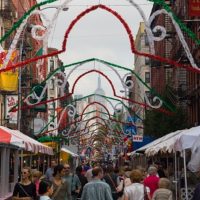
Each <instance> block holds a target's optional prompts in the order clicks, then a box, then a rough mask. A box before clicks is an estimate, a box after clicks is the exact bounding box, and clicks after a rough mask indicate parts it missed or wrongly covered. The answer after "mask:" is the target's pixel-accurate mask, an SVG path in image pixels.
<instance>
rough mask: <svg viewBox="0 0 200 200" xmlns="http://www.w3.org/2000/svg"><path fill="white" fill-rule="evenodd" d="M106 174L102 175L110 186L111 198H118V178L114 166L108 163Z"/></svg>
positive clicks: (114, 199)
mask: <svg viewBox="0 0 200 200" xmlns="http://www.w3.org/2000/svg"><path fill="white" fill-rule="evenodd" d="M106 172H107V173H106V175H105V176H104V178H103V179H104V180H105V182H106V183H107V184H108V185H109V186H110V189H111V192H112V197H113V200H117V199H118V197H119V196H118V191H117V187H118V185H119V184H120V180H119V177H118V175H117V174H115V173H114V168H113V166H112V165H108V167H107V169H106Z"/></svg>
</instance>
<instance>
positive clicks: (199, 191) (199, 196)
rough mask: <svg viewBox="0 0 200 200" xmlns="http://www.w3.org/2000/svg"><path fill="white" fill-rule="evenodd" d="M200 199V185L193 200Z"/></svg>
mask: <svg viewBox="0 0 200 200" xmlns="http://www.w3.org/2000/svg"><path fill="white" fill-rule="evenodd" d="M199 199H200V183H199V184H198V185H197V186H196V188H195V190H194V195H193V198H192V200H199Z"/></svg>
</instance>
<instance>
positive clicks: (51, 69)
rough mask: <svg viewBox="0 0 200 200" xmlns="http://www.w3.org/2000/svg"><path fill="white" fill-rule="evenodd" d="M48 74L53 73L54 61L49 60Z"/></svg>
mask: <svg viewBox="0 0 200 200" xmlns="http://www.w3.org/2000/svg"><path fill="white" fill-rule="evenodd" d="M49 71H50V72H53V71H54V60H53V59H51V60H50V69H49Z"/></svg>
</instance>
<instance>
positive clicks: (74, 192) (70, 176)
mask: <svg viewBox="0 0 200 200" xmlns="http://www.w3.org/2000/svg"><path fill="white" fill-rule="evenodd" d="M64 170H65V175H64V177H63V179H64V181H66V182H67V184H68V186H69V187H68V189H69V191H68V193H69V194H70V200H76V199H77V197H78V194H79V192H80V189H81V182H80V180H79V178H78V176H77V175H76V174H74V173H71V169H70V166H69V164H64Z"/></svg>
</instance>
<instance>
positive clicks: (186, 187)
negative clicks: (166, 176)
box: [183, 149, 188, 200]
mask: <svg viewBox="0 0 200 200" xmlns="http://www.w3.org/2000/svg"><path fill="white" fill-rule="evenodd" d="M183 162H184V178H185V197H186V200H188V185H187V169H186V156H185V149H184V150H183Z"/></svg>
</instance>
